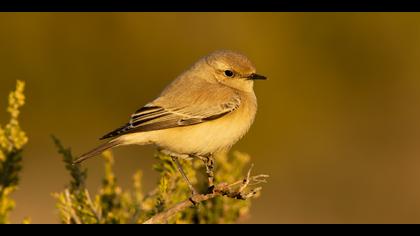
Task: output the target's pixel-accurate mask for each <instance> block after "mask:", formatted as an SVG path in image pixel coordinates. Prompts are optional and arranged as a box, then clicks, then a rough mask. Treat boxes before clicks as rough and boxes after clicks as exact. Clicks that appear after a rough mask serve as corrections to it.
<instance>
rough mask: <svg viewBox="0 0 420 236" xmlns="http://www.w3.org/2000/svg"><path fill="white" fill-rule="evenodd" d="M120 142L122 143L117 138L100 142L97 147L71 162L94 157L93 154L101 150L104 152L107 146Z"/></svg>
mask: <svg viewBox="0 0 420 236" xmlns="http://www.w3.org/2000/svg"><path fill="white" fill-rule="evenodd" d="M121 144H122V142H121V141H120V139H118V138H117V139H113V140H110V141H109V142H107V143H104V144H101V145H99V146H98V147H96V148H95V149H93V150H91V151H89V152H87V153H85V154H83V155H81V156H80V157H79V158H77V159H76V160H75V161H74V162H73V164H78V163H80V162H82V161H84V160H86V159H89V158H91V157H94V156H97V155H99V154H101V153H102V152H104V151H105V150H107V149H109V148H113V147H116V146H119V145H121Z"/></svg>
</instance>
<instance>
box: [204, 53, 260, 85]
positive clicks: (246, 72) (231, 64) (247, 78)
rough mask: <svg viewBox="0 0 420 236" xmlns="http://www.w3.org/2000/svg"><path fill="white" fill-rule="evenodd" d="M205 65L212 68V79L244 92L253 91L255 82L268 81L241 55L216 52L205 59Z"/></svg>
mask: <svg viewBox="0 0 420 236" xmlns="http://www.w3.org/2000/svg"><path fill="white" fill-rule="evenodd" d="M203 63H206V64H207V65H208V66H209V67H210V68H209V69H210V73H211V74H212V75H213V76H212V78H211V79H214V80H215V81H217V82H219V83H221V84H224V85H227V86H230V87H233V88H236V89H239V90H242V91H252V87H253V81H254V80H265V79H267V78H266V77H265V76H262V75H259V74H257V73H256V70H255V67H254V65H253V64H252V62H251V61H250V60H249V59H248V58H247V57H246V56H244V55H243V54H241V53H237V52H233V51H229V50H219V51H215V52H213V53H211V54H210V55H208V56H207V57H205V58H204V60H203Z"/></svg>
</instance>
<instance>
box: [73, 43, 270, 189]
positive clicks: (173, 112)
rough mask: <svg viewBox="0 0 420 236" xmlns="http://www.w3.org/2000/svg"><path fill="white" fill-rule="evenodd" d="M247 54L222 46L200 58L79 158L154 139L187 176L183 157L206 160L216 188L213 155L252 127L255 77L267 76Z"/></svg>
mask: <svg viewBox="0 0 420 236" xmlns="http://www.w3.org/2000/svg"><path fill="white" fill-rule="evenodd" d="M265 79H266V77H264V76H262V75H258V74H256V71H255V67H254V65H253V64H252V63H251V61H250V60H249V59H248V58H247V57H245V56H244V55H242V54H240V53H237V52H233V51H228V50H219V51H216V52H213V53H211V54H210V55H208V56H206V57H204V58H202V59H200V60H198V61H197V62H196V63H195V64H194V65H193V66H192V67H191V68H190V69H189V70H187V71H185V72H184V73H182V74H181V75H180V76H179V77H178V78H176V79H175V80H174V81H173V82H172V83H171V84H170V85H169V86H168V87H167V88H165V90H164V91H163V92H162V93H161V94H160V96H159V97H158V98H156V99H155V100H153V101H152V102H150V103H148V104H146V105H145V106H144V107H142V108H140V109H139V110H137V111H136V112H135V113H134V114H132V115H131V119H130V121H129V122H128V123H127V124H125V125H124V126H122V127H120V128H118V129H116V130H114V131H112V132H110V133H108V134H106V135H104V136H103V137H102V138H101V139H107V138H111V139H110V140H109V141H108V142H106V143H104V144H102V145H100V146H99V147H97V148H95V149H93V150H92V151H90V152H88V153H86V154H83V155H82V156H80V158H79V159H77V160H76V161H75V163H80V162H82V161H83V160H86V159H88V158H90V157H93V156H96V155H98V154H101V153H102V152H103V151H104V150H106V149H109V148H112V147H116V146H122V145H130V144H137V145H145V144H154V145H156V146H158V147H159V149H161V150H162V151H163V152H165V153H167V154H169V155H170V156H171V157H172V158H173V160H174V161H175V163H176V164H177V166H178V169H179V171H180V172H181V174H182V175H183V177H184V178H185V179H186V181H187V183H188V185H189V187H190V188H191V190H192V191H193V193H196V192H195V190H194V188H193V187H192V185H191V183H190V182H189V180H188V178H186V176H185V173H184V172H183V170H182V168H181V166H180V164H179V162H178V158H179V157H181V158H182V157H184V158H193V157H197V158H200V159H201V160H203V161H204V162H205V164H206V167H207V174H208V175H209V186H210V187H213V163H214V160H213V154H214V153H217V152H219V151H225V150H228V149H229V148H230V147H231V146H232V145H233V144H235V143H236V142H237V141H238V140H239V139H240V138H241V137H242V136H244V134H245V133H246V132H247V131H248V129H249V128H250V126H251V124H252V123H253V121H254V118H255V114H256V111H257V99H256V97H255V93H254V90H253V82H254V80H265Z"/></svg>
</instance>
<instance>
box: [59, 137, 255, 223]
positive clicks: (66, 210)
mask: <svg viewBox="0 0 420 236" xmlns="http://www.w3.org/2000/svg"><path fill="white" fill-rule="evenodd" d="M54 142H55V143H56V145H57V147H58V150H59V152H60V153H61V154H62V155H65V157H63V160H64V162H65V163H66V167H67V170H68V171H69V172H70V174H71V177H72V180H71V183H76V182H77V181H78V180H82V183H81V184H80V185H79V186H84V183H83V182H84V181H85V179H86V172H85V171H82V170H80V167H79V166H77V165H76V166H72V167H70V168H69V166H71V165H69V164H70V163H71V161H72V160H74V157H73V156H72V154H71V152H70V150H69V149H63V148H62V145H61V144H60V142H59V141H58V140H57V139H54ZM103 156H104V160H105V176H104V177H103V180H102V187H101V189H100V190H99V192H98V193H97V194H96V195H95V196H94V197H93V198H91V197H90V195H89V192H88V190H87V189H82V188H79V189H77V190H75V189H72V188H71V187H69V188H66V189H65V190H64V191H63V192H61V193H55V194H54V196H55V198H56V199H57V207H58V209H59V210H60V214H61V222H62V223H92V224H106V223H112V224H113V223H118V224H121V223H143V222H144V221H146V220H147V219H149V218H150V217H152V216H154V215H156V214H157V213H160V212H163V211H165V210H167V209H169V208H171V207H172V206H174V205H175V204H177V203H179V202H182V201H184V200H186V199H188V198H189V197H190V194H191V192H190V190H189V188H188V186H187V184H186V183H185V181H184V180H183V179H182V176H181V175H180V174H179V172H178V170H177V168H176V165H175V164H174V163H173V161H172V159H171V158H170V157H169V156H167V155H164V154H162V153H158V154H157V155H156V159H157V164H156V165H155V166H154V170H155V171H157V172H158V173H159V180H158V183H157V187H156V189H154V190H152V191H150V192H149V193H147V194H144V193H143V190H142V185H141V179H142V172H141V171H137V172H136V173H135V174H134V175H133V187H132V189H130V190H122V188H121V187H119V186H118V184H117V179H116V177H115V175H114V173H113V170H112V167H113V163H114V158H113V156H112V154H111V152H110V151H106V152H104V154H103ZM180 161H181V164H182V166H183V168H184V171H185V172H186V174H187V176H188V177H189V179H190V180H191V182H192V183H193V184H194V185H195V186H196V187H197V189H198V190H199V191H201V192H205V191H207V187H208V186H207V185H206V184H202V183H206V180H207V179H206V176H205V168H204V166H203V164H202V163H201V161H199V160H180ZM248 162H249V157H248V156H247V155H245V154H242V153H239V152H236V153H234V155H233V156H228V155H219V156H217V157H216V163H218V165H216V173H217V175H216V177H217V180H218V181H219V182H233V181H234V180H238V179H241V178H243V175H242V170H243V169H244V168H245V166H246V165H247V163H248ZM75 168H76V169H78V170H76V169H75ZM72 185H73V184H70V186H72ZM91 199H94V200H93V201H92V200H91ZM250 204H251V203H250V201H249V200H246V201H243V200H236V199H231V198H228V197H216V198H213V199H209V200H208V201H205V202H202V203H200V204H198V205H197V206H194V207H190V208H188V209H186V210H184V211H181V212H178V213H177V214H176V215H174V216H173V217H171V218H170V219H168V221H167V223H234V222H237V221H238V220H240V219H242V218H243V217H245V216H246V215H247V214H248V212H249V208H250Z"/></svg>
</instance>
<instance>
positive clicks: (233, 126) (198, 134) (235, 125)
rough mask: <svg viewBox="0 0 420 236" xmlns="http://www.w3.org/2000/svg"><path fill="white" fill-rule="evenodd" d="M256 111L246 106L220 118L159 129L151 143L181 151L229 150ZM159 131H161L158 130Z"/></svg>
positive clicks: (212, 151)
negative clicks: (248, 109)
mask: <svg viewBox="0 0 420 236" xmlns="http://www.w3.org/2000/svg"><path fill="white" fill-rule="evenodd" d="M254 116H255V113H253V112H251V113H250V112H249V111H247V110H244V109H238V110H237V111H235V112H233V113H232V114H229V115H227V116H225V117H222V118H219V119H217V120H213V121H208V122H204V123H201V124H197V125H192V126H186V127H178V128H173V129H166V130H160V131H154V132H156V135H153V136H154V138H152V142H153V143H155V144H156V145H158V146H160V147H161V148H163V149H167V150H169V151H171V152H175V153H179V154H198V155H203V154H208V153H214V152H217V151H220V150H223V149H229V148H230V147H231V146H232V145H233V144H235V143H236V142H237V141H238V140H239V139H240V138H241V137H242V136H243V135H244V134H245V133H246V132H247V131H248V129H249V127H250V125H251V124H252V122H253V120H254ZM158 132H159V133H158Z"/></svg>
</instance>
